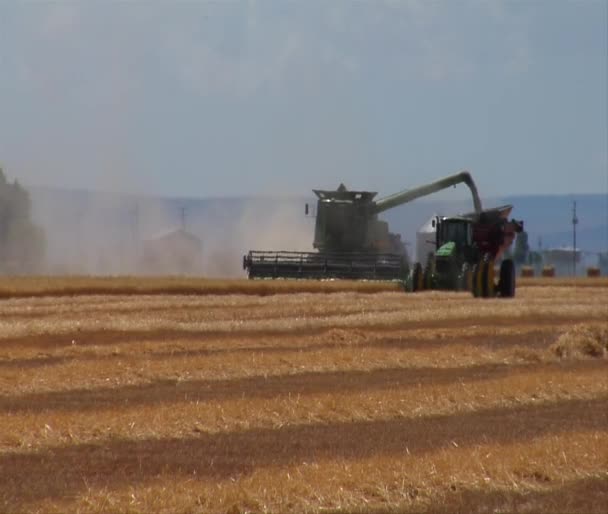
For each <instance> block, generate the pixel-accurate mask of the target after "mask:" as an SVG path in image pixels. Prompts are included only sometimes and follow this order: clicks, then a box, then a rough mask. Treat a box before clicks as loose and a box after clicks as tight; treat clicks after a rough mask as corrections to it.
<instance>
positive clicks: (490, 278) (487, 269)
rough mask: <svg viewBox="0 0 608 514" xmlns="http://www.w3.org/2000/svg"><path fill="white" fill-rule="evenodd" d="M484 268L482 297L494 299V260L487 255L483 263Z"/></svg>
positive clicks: (482, 273)
mask: <svg viewBox="0 0 608 514" xmlns="http://www.w3.org/2000/svg"><path fill="white" fill-rule="evenodd" d="M482 263H483V267H482V272H481V296H483V297H484V298H492V297H493V296H494V294H495V292H494V259H492V257H490V256H489V255H486V256H485V257H484V259H483V261H482Z"/></svg>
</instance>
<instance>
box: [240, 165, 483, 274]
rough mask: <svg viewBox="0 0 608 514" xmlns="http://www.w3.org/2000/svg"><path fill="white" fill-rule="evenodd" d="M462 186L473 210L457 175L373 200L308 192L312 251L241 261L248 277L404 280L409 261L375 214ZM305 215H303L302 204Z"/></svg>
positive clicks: (361, 194)
mask: <svg viewBox="0 0 608 514" xmlns="http://www.w3.org/2000/svg"><path fill="white" fill-rule="evenodd" d="M461 183H464V184H466V185H467V186H468V187H469V189H470V190H471V193H472V195H473V203H474V205H475V210H476V212H480V211H481V202H480V200H479V195H478V194H477V188H476V187H475V183H474V182H473V179H472V178H471V175H470V174H469V173H468V172H466V171H463V172H461V173H457V174H455V175H451V176H448V177H445V178H443V179H441V180H437V181H435V182H432V183H429V184H425V185H422V186H420V187H416V188H414V189H410V190H406V191H402V192H400V193H396V194H394V195H391V196H388V197H386V198H383V199H380V200H375V196H376V193H375V192H370V191H349V190H348V189H347V188H346V187H345V186H344V185H343V184H341V185H340V187H338V189H336V190H334V191H326V190H313V191H314V193H315V195H316V196H317V208H316V221H315V234H314V240H313V248H314V249H315V250H316V251H312V252H293V251H283V250H282V251H258V250H252V251H250V252H248V253H247V255H245V256H244V257H243V268H244V269H245V270H246V271H247V275H248V277H249V278H251V279H259V278H302V279H333V278H337V279H354V280H360V279H364V280H399V281H405V280H406V279H407V277H408V273H409V271H410V262H409V258H408V255H407V251H406V248H405V244H404V243H403V242H402V240H401V236H400V235H398V234H393V233H391V232H390V231H389V229H388V224H387V222H386V221H383V220H380V219H378V215H379V214H381V213H383V212H385V211H387V210H389V209H392V208H394V207H397V206H399V205H403V204H405V203H408V202H411V201H413V200H415V199H417V198H420V197H423V196H427V195H430V194H433V193H435V192H437V191H441V190H442V189H447V188H449V187H451V186H455V185H457V184H461ZM305 212H306V214H307V215H308V214H309V208H308V205H306V210H305Z"/></svg>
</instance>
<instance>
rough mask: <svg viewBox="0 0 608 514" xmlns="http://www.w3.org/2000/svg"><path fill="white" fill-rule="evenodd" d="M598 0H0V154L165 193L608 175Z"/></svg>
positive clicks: (485, 183)
mask: <svg viewBox="0 0 608 514" xmlns="http://www.w3.org/2000/svg"><path fill="white" fill-rule="evenodd" d="M607 5H608V2H607V1H606V0H581V1H570V2H566V1H562V0H535V1H524V0H519V1H504V2H501V1H492V0H470V1H465V0H459V1H455V0H454V1H447V0H446V1H425V0H402V1H398V0H395V1H386V2H381V1H371V0H369V1H358V2H355V1H344V2H341V1H334V2H329V1H299V2H286V1H279V0H277V1H270V0H267V1H240V2H237V1H234V2H202V1H199V2H169V1H166V2H145V1H138V2H93V1H91V2H85V1H82V2H16V1H13V0H0V162H1V163H2V165H3V166H4V168H5V169H6V171H7V172H8V173H9V175H11V176H18V177H19V178H20V179H21V180H22V181H23V182H25V183H26V184H32V185H51V186H70V187H77V188H92V189H103V190H113V191H129V192H139V193H150V194H162V195H178V196H194V197H199V196H234V195H246V194H263V193H266V192H270V193H273V194H276V193H284V194H289V195H302V194H307V193H308V192H309V191H310V189H312V188H313V187H319V188H323V187H325V188H332V187H335V186H337V185H338V183H339V182H341V181H342V182H345V183H346V184H347V185H349V186H350V187H352V188H358V189H371V190H375V191H379V192H380V193H381V194H389V193H392V192H394V191H397V190H401V189H403V188H407V187H411V186H415V185H418V184H421V183H423V182H425V181H428V180H431V179H434V178H438V177H441V176H444V175H447V174H450V173H453V172H456V171H458V170H460V169H469V170H471V171H472V173H473V175H474V177H475V179H476V181H477V182H478V186H479V188H480V190H481V192H482V194H483V195H484V196H488V195H507V194H519V193H530V194H539V193H548V194H552V193H555V194H557V193H560V194H563V193H573V194H576V193H585V192H604V191H606V189H607V187H608V131H607V118H608V107H607V90H608V87H607V74H608V71H607V63H608V55H607V52H608V49H607V32H608V12H607Z"/></svg>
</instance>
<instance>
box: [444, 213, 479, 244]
mask: <svg viewBox="0 0 608 514" xmlns="http://www.w3.org/2000/svg"><path fill="white" fill-rule="evenodd" d="M436 223H437V227H436V229H437V232H436V234H437V249H438V250H439V249H440V248H441V247H442V246H443V245H445V244H447V243H454V246H455V247H456V248H458V249H462V248H464V247H468V246H471V245H472V243H473V223H472V220H471V219H469V218H462V217H450V218H447V217H442V218H437V221H436Z"/></svg>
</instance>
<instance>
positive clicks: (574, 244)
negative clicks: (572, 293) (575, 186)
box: [572, 200, 578, 276]
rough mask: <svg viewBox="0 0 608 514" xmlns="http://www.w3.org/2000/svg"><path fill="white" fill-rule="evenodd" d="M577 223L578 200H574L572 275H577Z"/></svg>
mask: <svg viewBox="0 0 608 514" xmlns="http://www.w3.org/2000/svg"><path fill="white" fill-rule="evenodd" d="M576 225H578V218H577V217H576V200H575V201H574V202H572V275H573V276H576Z"/></svg>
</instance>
